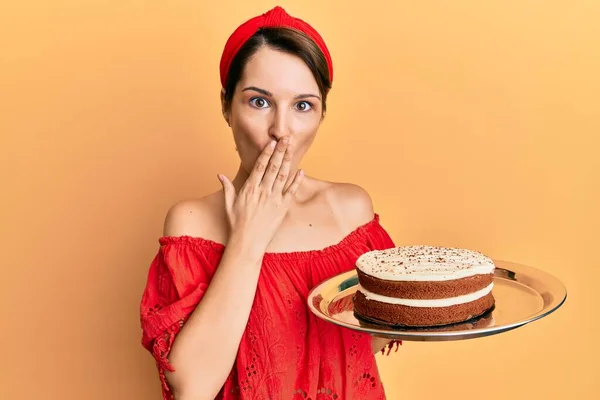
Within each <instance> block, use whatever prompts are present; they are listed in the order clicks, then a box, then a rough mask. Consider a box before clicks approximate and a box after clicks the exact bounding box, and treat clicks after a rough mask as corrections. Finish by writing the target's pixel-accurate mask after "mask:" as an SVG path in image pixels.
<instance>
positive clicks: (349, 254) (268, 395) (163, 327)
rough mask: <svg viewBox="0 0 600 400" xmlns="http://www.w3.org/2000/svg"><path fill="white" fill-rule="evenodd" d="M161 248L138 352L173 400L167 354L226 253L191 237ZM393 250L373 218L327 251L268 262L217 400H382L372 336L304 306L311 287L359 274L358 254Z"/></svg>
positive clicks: (166, 240)
mask: <svg viewBox="0 0 600 400" xmlns="http://www.w3.org/2000/svg"><path fill="white" fill-rule="evenodd" d="M159 243H160V248H159V250H158V254H157V255H156V257H155V259H154V260H153V262H152V264H151V266H150V269H149V273H148V279H147V284H146V287H145V290H144V292H143V296H142V301H141V307H140V312H141V325H142V333H143V335H142V345H143V346H144V347H145V348H146V349H148V351H150V353H151V354H152V356H153V357H154V358H155V359H156V365H157V367H158V372H159V377H160V380H161V383H162V386H161V387H162V393H163V399H165V400H170V399H173V395H172V392H171V391H170V389H169V386H168V385H167V382H166V379H165V375H164V371H165V370H170V371H172V370H173V369H172V366H171V365H170V364H169V361H168V359H167V357H168V354H169V350H170V348H171V345H172V343H173V340H174V338H175V337H176V335H177V333H178V332H179V330H180V328H181V326H182V324H183V323H184V322H185V320H186V318H187V317H188V316H189V315H190V313H191V312H192V311H193V310H194V308H195V306H196V305H197V304H198V303H199V302H200V301H202V296H203V295H204V293H205V291H206V289H207V287H208V285H209V284H210V280H211V278H212V276H213V274H214V272H215V269H216V268H217V266H218V265H219V261H220V259H221V256H222V254H223V251H224V248H225V246H224V245H222V244H219V243H216V242H213V241H211V240H207V239H202V238H192V237H188V236H182V237H162V238H160V239H159ZM393 246H394V243H393V241H392V239H391V238H390V236H389V235H388V233H387V232H386V231H385V229H384V228H383V227H382V226H381V225H380V222H379V215H378V214H375V216H374V218H373V219H372V220H371V221H370V222H368V223H366V224H364V225H362V226H360V227H358V228H356V229H355V230H354V231H352V232H351V233H350V234H348V235H347V236H346V237H345V238H344V239H343V240H342V241H341V242H339V243H337V244H335V245H332V246H329V247H326V248H324V249H322V250H311V251H301V252H289V253H266V254H265V255H264V258H263V265H262V269H261V272H260V276H259V280H258V287H257V290H256V296H255V299H254V304H253V306H252V310H251V313H250V317H249V319H248V324H247V327H246V330H245V332H244V334H243V336H242V339H241V342H240V346H239V350H238V353H237V357H236V360H235V363H234V366H233V368H232V371H231V373H230V374H229V377H228V378H227V380H226V381H225V383H224V385H223V387H222V389H221V391H220V393H219V395H218V396H217V399H222V400H234V399H235V400H238V399H239V400H250V399H252V400H254V399H256V400H259V399H260V400H270V399H273V400H284V399H290V400H296V399H298V400H300V399H302V400H325V399H327V400H329V399H340V400H342V399H343V400H350V399H357V400H359V399H360V400H376V399H377V400H380V399H385V392H384V388H383V386H382V383H381V381H380V377H379V373H378V370H377V365H376V360H375V355H374V354H373V352H372V348H371V337H370V336H369V335H367V334H363V333H358V332H354V331H351V330H349V329H346V328H342V327H339V326H337V325H333V324H330V323H327V322H324V321H322V320H321V319H319V318H317V317H315V316H314V315H313V314H312V313H311V312H310V310H309V309H308V307H307V304H306V301H307V296H308V293H309V291H310V290H311V289H312V288H313V287H314V286H315V285H317V284H318V283H319V282H321V281H323V280H325V279H327V278H329V277H332V276H334V275H336V274H339V273H342V272H345V271H349V270H351V269H353V268H354V264H355V262H356V259H357V258H358V257H359V256H360V255H361V254H363V253H365V252H367V251H370V250H374V249H384V248H390V247H393ZM383 350H385V349H383ZM388 354H389V349H388Z"/></svg>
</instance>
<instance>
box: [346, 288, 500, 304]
mask: <svg viewBox="0 0 600 400" xmlns="http://www.w3.org/2000/svg"><path fill="white" fill-rule="evenodd" d="M493 287H494V283H490V284H489V285H488V286H486V287H484V288H483V289H480V290H478V291H476V292H473V293H468V294H463V295H460V296H456V297H447V298H445V299H402V298H398V297H388V296H382V295H380V294H375V293H372V292H369V291H368V290H367V289H365V288H364V287H362V286H360V285H358V289H357V291H359V292H361V293H362V294H363V295H364V296H365V297H366V298H367V300H375V301H377V302H379V303H386V304H396V305H403V306H409V307H419V308H423V307H438V308H439V307H449V306H455V305H458V304H464V303H469V302H472V301H475V300H478V299H480V298H482V297H484V296H486V295H487V294H488V293H490V292H491V291H492V288H493Z"/></svg>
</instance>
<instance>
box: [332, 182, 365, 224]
mask: <svg viewBox="0 0 600 400" xmlns="http://www.w3.org/2000/svg"><path fill="white" fill-rule="evenodd" d="M328 186H329V188H328V190H327V192H328V197H329V199H330V204H331V206H332V208H333V210H334V213H335V214H336V216H337V218H338V220H339V223H340V225H341V226H342V227H343V228H344V229H345V230H347V231H351V230H353V229H355V228H357V227H359V226H361V225H364V224H366V223H368V222H370V221H371V220H372V219H373V218H374V217H375V210H374V207H373V201H372V199H371V196H370V195H369V193H368V192H367V191H366V190H365V189H364V188H363V187H361V186H359V185H356V184H353V183H331V184H330V185H328Z"/></svg>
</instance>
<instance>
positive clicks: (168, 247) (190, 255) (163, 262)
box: [140, 238, 217, 399]
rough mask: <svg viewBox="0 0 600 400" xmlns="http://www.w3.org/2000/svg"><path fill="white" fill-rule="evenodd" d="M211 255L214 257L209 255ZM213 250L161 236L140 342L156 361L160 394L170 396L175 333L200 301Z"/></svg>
mask: <svg viewBox="0 0 600 400" xmlns="http://www.w3.org/2000/svg"><path fill="white" fill-rule="evenodd" d="M211 255H212V256H213V257H211ZM211 258H214V253H213V252H211V249H209V248H203V247H202V246H199V245H194V244H191V243H189V241H188V240H187V239H186V238H163V239H161V247H160V249H159V250H158V253H157V255H156V256H155V258H154V260H153V261H152V263H151V265H150V268H149V271H148V278H147V282H146V287H145V288H144V291H143V294H142V300H141V304H140V320H141V326H142V345H143V346H144V347H145V348H146V349H147V350H148V351H149V352H150V353H151V354H152V356H153V357H154V358H155V360H156V365H157V367H158V371H159V375H160V380H161V384H162V389H163V397H164V398H166V399H167V398H170V397H168V395H166V393H170V388H169V386H168V385H167V381H166V378H165V374H164V373H165V370H168V371H174V369H173V367H172V366H171V364H170V363H169V361H168V359H167V356H168V354H169V352H170V350H171V346H172V344H173V341H174V339H175V336H176V335H177V333H179V331H180V329H181V327H182V326H183V324H184V322H185V321H186V319H187V318H188V317H189V315H190V314H191V312H192V311H193V310H194V308H195V307H196V305H198V303H199V302H200V300H201V299H202V297H203V296H204V293H205V291H206V289H207V287H208V284H209V283H210V279H211V278H212V274H213V273H214V265H216V264H217V263H216V262H214V260H211Z"/></svg>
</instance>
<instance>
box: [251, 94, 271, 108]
mask: <svg viewBox="0 0 600 400" xmlns="http://www.w3.org/2000/svg"><path fill="white" fill-rule="evenodd" d="M250 104H252V105H253V106H254V107H256V108H265V107H266V106H268V105H269V103H268V102H267V100H265V99H263V98H262V97H254V98H252V99H250Z"/></svg>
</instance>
